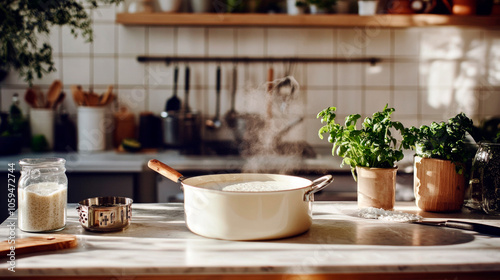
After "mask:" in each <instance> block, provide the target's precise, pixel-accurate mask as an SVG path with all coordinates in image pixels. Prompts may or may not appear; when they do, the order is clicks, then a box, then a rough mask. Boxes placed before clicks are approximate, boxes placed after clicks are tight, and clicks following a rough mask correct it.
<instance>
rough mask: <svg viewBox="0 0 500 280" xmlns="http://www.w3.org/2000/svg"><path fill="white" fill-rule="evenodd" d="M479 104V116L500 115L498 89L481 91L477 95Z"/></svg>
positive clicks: (499, 94)
mask: <svg viewBox="0 0 500 280" xmlns="http://www.w3.org/2000/svg"><path fill="white" fill-rule="evenodd" d="M478 101H479V105H480V110H479V112H478V113H479V117H480V118H481V119H483V118H490V117H500V93H499V92H498V91H489V90H485V91H481V92H480V93H479V95H478Z"/></svg>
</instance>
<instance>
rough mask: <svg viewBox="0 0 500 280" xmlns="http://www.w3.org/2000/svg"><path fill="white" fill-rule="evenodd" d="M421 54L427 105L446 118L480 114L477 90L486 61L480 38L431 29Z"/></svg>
mask: <svg viewBox="0 0 500 280" xmlns="http://www.w3.org/2000/svg"><path fill="white" fill-rule="evenodd" d="M499 47H500V45H499ZM421 50H422V51H421V54H420V57H421V59H422V61H421V62H422V63H421V65H422V66H421V69H420V72H421V74H423V75H422V77H423V78H422V86H424V88H425V89H426V96H425V98H426V101H427V104H428V105H429V106H430V107H431V108H433V109H438V110H444V113H445V114H456V113H458V112H464V113H466V114H467V115H474V114H477V111H478V102H477V98H476V90H477V89H478V87H480V86H481V84H482V82H481V77H482V75H481V72H482V69H481V67H483V66H482V65H484V60H485V58H486V55H485V47H484V43H483V42H482V41H481V39H480V35H479V34H478V33H477V32H474V31H471V30H464V29H458V28H439V29H437V28H436V29H430V30H429V31H428V32H426V33H424V34H423V35H422V41H421ZM498 55H499V56H500V49H499V51H498ZM499 76H500V75H499Z"/></svg>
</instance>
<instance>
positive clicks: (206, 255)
mask: <svg viewBox="0 0 500 280" xmlns="http://www.w3.org/2000/svg"><path fill="white" fill-rule="evenodd" d="M75 206H76V205H70V206H69V207H68V223H67V227H66V228H65V229H64V230H62V231H60V232H59V233H64V234H74V235H77V237H78V242H79V245H78V247H77V248H74V249H65V250H60V251H53V252H45V253H34V254H28V255H19V256H16V259H15V262H16V263H15V264H16V267H15V270H16V272H15V273H13V272H10V271H8V269H7V268H8V263H6V261H5V259H4V261H2V262H0V277H2V278H5V277H6V276H7V277H8V276H11V277H13V276H25V277H32V276H45V277H51V276H64V277H65V278H69V277H71V276H75V277H76V276H97V275H100V276H104V277H105V278H110V279H111V278H112V279H117V278H120V277H128V278H126V279H141V278H147V277H153V276H160V275H163V276H165V275H170V276H177V277H181V276H182V277H185V278H186V279H197V278H195V276H196V275H198V276H199V275H204V276H214V275H219V276H218V277H225V278H215V279H229V278H230V276H235V275H236V276H235V279H241V278H238V277H237V275H241V274H245V275H248V274H253V275H260V276H269V277H270V278H272V277H275V278H272V279H284V278H276V276H279V275H301V276H300V277H299V278H297V279H308V278H301V277H303V276H304V275H306V276H307V275H309V276H311V275H323V274H341V273H342V274H344V276H345V277H344V278H343V279H349V277H348V276H351V278H352V279H354V278H355V277H354V276H356V275H357V276H360V275H361V277H362V276H363V275H365V276H366V275H369V274H370V273H372V274H373V273H376V274H377V275H379V277H380V275H383V274H386V273H390V274H394V273H402V274H401V275H406V276H405V279H419V278H420V279H425V278H426V277H425V276H423V274H422V273H430V274H432V275H434V277H435V278H433V279H438V278H439V277H440V276H441V277H442V278H448V279H457V278H455V277H457V275H459V274H460V275H461V277H460V279H466V278H472V277H471V276H477V275H481V277H483V278H482V279H488V277H491V278H492V279H494V278H495V277H498V275H499V274H498V273H499V271H500V237H495V236H489V235H483V234H478V233H476V232H471V231H463V230H457V229H449V228H440V227H432V226H423V225H417V224H408V223H397V222H388V221H382V220H367V219H363V218H360V217H357V215H356V213H357V205H356V203H355V202H315V203H314V206H313V217H314V221H313V225H312V227H311V229H310V230H309V231H308V232H306V233H304V234H302V235H299V236H296V237H292V238H286V239H281V240H272V241H253V242H236V241H225V240H215V239H208V238H204V237H201V236H198V235H195V234H193V233H191V232H190V231H189V230H188V229H187V227H186V225H185V223H184V215H183V205H182V204H134V205H133V216H132V224H131V225H130V226H129V227H128V228H127V229H125V230H124V231H121V232H115V233H91V232H87V231H85V230H83V229H82V228H81V226H80V225H79V223H78V218H77V211H76V210H75ZM396 210H400V211H405V212H407V213H418V214H420V215H422V216H424V218H427V219H429V220H436V219H440V220H443V219H455V220H456V219H459V220H464V221H475V222H480V223H484V224H489V225H494V226H500V217H498V216H497V217H495V216H486V215H482V214H467V213H451V214H433V213H425V212H419V211H418V209H417V208H416V207H415V206H414V205H413V203H399V202H398V203H397V205H396ZM16 221H17V220H16V217H15V216H13V217H10V218H9V219H7V220H6V221H5V222H4V223H3V224H2V225H1V227H0V236H1V239H2V240H5V239H7V237H8V235H9V229H8V225H9V223H11V222H16ZM15 234H16V236H15V237H16V238H22V237H28V236H31V235H33V234H32V233H24V232H21V231H19V230H17V231H16V233H15ZM55 234H58V233H55ZM379 273H380V274H379ZM461 273H463V274H461ZM408 275H414V276H415V277H413V278H412V277H410V276H408ZM436 275H437V276H436ZM130 277H132V278H130ZM361 277H360V278H361ZM436 277H437V278H436ZM450 277H451V278H450ZM155 279H156V278H155ZM169 279H170V278H169ZM293 279H295V278H293ZM312 279H324V278H312ZM357 279H359V278H357ZM377 279H384V278H383V277H382V278H377ZM391 279H395V278H391ZM476 279H477V278H476Z"/></svg>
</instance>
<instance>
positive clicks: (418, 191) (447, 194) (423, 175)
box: [413, 156, 465, 212]
mask: <svg viewBox="0 0 500 280" xmlns="http://www.w3.org/2000/svg"><path fill="white" fill-rule="evenodd" d="M413 187H414V193H415V199H416V204H417V206H418V207H419V208H420V209H422V210H424V211H429V212H451V211H458V210H460V209H461V208H462V204H463V202H464V195H465V178H464V175H461V174H458V173H457V172H456V169H455V164H454V163H452V162H451V161H449V160H441V159H434V158H422V157H418V156H416V157H415V163H414V175H413Z"/></svg>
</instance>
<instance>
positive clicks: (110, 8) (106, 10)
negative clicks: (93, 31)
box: [92, 4, 117, 22]
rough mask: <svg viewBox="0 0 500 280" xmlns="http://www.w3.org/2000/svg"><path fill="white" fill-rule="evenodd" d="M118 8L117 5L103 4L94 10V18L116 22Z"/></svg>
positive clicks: (95, 19)
mask: <svg viewBox="0 0 500 280" xmlns="http://www.w3.org/2000/svg"><path fill="white" fill-rule="evenodd" d="M116 10H117V9H116V7H115V5H112V4H110V5H103V6H101V7H100V8H99V9H96V10H94V11H93V13H92V19H93V20H94V21H105V22H114V21H115V18H116Z"/></svg>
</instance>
